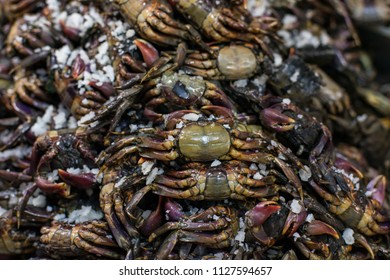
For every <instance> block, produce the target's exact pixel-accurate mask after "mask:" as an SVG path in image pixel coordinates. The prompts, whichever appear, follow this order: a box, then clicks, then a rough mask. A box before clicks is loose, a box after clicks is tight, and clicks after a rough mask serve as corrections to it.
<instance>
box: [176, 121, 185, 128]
mask: <svg viewBox="0 0 390 280" xmlns="http://www.w3.org/2000/svg"><path fill="white" fill-rule="evenodd" d="M183 126H184V123H183V122H179V123H177V124H176V128H178V129H180V128H182V127H183Z"/></svg>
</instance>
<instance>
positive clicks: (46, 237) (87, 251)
mask: <svg viewBox="0 0 390 280" xmlns="http://www.w3.org/2000/svg"><path fill="white" fill-rule="evenodd" d="M41 234H42V236H41V237H40V242H41V245H42V247H43V251H44V252H45V253H46V254H47V255H49V256H50V257H53V258H64V257H65V258H74V257H85V256H86V255H92V256H96V257H104V258H110V259H123V258H124V255H123V253H121V251H120V249H119V248H118V246H117V245H116V243H115V241H114V240H113V239H112V237H111V234H110V231H109V228H108V226H107V223H106V222H104V221H97V220H93V221H91V222H85V223H81V224H75V225H70V224H64V223H59V222H53V223H52V225H51V226H45V227H42V229H41Z"/></svg>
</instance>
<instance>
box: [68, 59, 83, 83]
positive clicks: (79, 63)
mask: <svg viewBox="0 0 390 280" xmlns="http://www.w3.org/2000/svg"><path fill="white" fill-rule="evenodd" d="M84 70H85V62H84V60H83V59H82V58H81V57H80V55H78V56H77V57H76V59H75V60H74V62H73V65H72V71H71V73H72V78H73V79H76V80H77V79H78V78H79V77H80V75H81V74H83V72H84Z"/></svg>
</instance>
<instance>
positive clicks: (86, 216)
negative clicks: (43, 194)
mask: <svg viewBox="0 0 390 280" xmlns="http://www.w3.org/2000/svg"><path fill="white" fill-rule="evenodd" d="M101 218H103V213H102V212H101V211H100V210H98V211H96V210H93V209H92V206H81V209H77V210H74V211H72V212H71V213H70V214H69V217H68V218H67V222H69V223H84V222H88V221H92V220H100V219H101Z"/></svg>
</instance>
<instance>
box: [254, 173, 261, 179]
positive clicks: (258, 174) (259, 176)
mask: <svg viewBox="0 0 390 280" xmlns="http://www.w3.org/2000/svg"><path fill="white" fill-rule="evenodd" d="M253 179H255V180H261V179H263V175H261V174H260V173H259V172H256V173H255V174H254V175H253Z"/></svg>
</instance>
